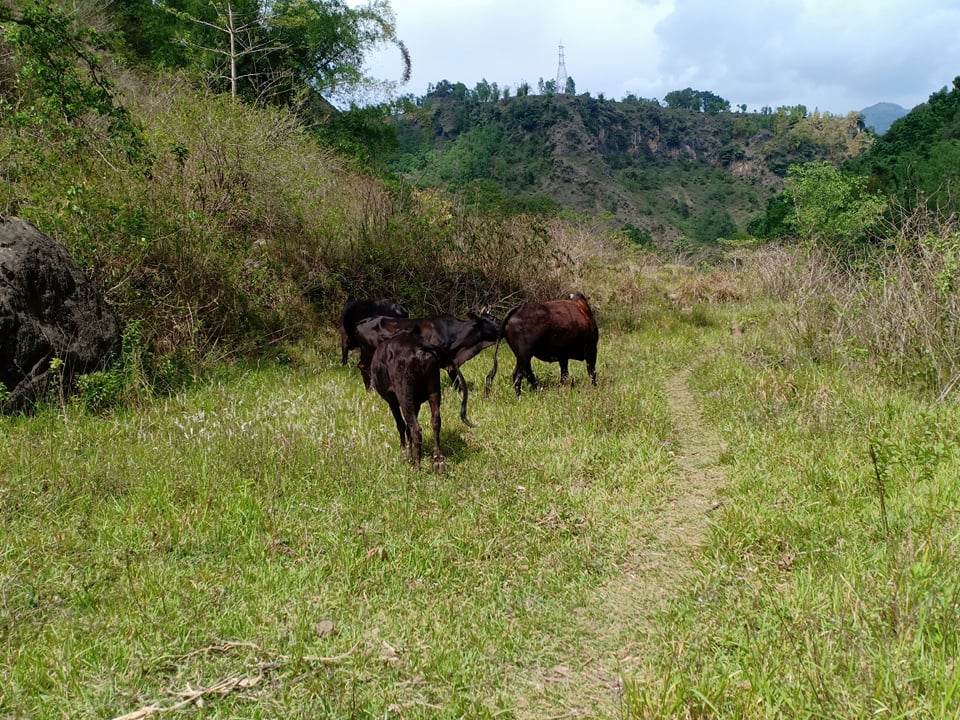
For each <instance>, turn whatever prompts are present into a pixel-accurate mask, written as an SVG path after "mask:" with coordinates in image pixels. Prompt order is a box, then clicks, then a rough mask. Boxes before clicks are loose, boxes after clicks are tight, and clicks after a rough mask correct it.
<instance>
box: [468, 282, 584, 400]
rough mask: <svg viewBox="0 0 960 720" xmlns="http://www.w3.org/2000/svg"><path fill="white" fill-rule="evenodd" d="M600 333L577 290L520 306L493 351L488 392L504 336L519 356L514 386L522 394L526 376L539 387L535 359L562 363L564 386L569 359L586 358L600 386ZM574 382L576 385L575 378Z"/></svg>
mask: <svg viewBox="0 0 960 720" xmlns="http://www.w3.org/2000/svg"><path fill="white" fill-rule="evenodd" d="M599 335H600V333H599V331H598V330H597V321H596V320H595V319H594V317H593V311H592V310H591V309H590V303H588V302H587V297H586V295H584V294H583V293H574V294H572V295H571V296H570V299H569V300H550V301H548V302H542V303H525V304H523V305H518V306H517V307H515V308H513V309H512V310H510V312H508V313H507V315H506V317H505V318H504V319H503V325H502V326H501V329H500V336H499V337H498V338H497V346H496V348H495V349H494V351H493V368H492V369H491V370H490V374H489V375H487V382H486V387H485V392H486V393H489V392H490V383H491V382H493V377H494V375H496V374H497V351H498V350H499V349H500V340H501V339H502V338H506V339H507V344H509V345H510V349H511V350H513V354H514V355H516V356H517V366H516V368H515V369H514V371H513V389H514V390H516V391H517V395H518V396H519V395H520V383H521V382H522V380H523V378H524V376H526V378H527V381H528V382H529V383H530V387H531V388H533V389H534V390H536V389H537V377H536V375H534V374H533V368H531V367H530V360H531V358H537V359H538V360H543V361H544V362H558V363H560V384H561V385H563V383H564V382H565V381H566V379H567V376H568V375H569V373H568V372H567V362H568V361H569V360H584V361H586V363H587V373H589V375H590V379H591V380H592V381H593V384H594V385H596V384H597V370H596V366H597V339H598V338H599ZM570 384H571V385H573V380H571V381H570Z"/></svg>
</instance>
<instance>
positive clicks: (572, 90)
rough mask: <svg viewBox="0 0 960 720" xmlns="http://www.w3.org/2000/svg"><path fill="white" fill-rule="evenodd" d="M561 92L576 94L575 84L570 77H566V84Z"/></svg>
mask: <svg viewBox="0 0 960 720" xmlns="http://www.w3.org/2000/svg"><path fill="white" fill-rule="evenodd" d="M563 92H564V93H565V94H567V95H576V94H577V85H576V83H575V82H573V78H572V77H568V78H567V84H566V86H565V87H564V88H563Z"/></svg>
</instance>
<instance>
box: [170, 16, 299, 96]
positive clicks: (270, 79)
mask: <svg viewBox="0 0 960 720" xmlns="http://www.w3.org/2000/svg"><path fill="white" fill-rule="evenodd" d="M237 1H238V3H242V2H243V0H237ZM208 5H209V7H210V8H212V9H213V12H214V13H215V15H216V19H215V20H214V21H208V20H204V19H203V18H201V17H195V16H193V15H191V14H190V13H188V12H186V11H182V10H181V11H177V10H174V9H173V8H172V7H171V6H165V7H166V8H167V9H168V10H169V11H170V12H171V13H173V14H174V15H176V16H177V17H179V18H181V19H183V20H186V21H188V22H192V23H196V24H197V25H200V26H203V27H204V28H207V29H209V30H211V31H213V32H214V33H218V34H220V36H221V37H220V38H219V40H220V41H219V42H215V43H213V44H210V45H205V44H201V43H202V41H201V42H196V41H193V40H191V39H190V36H189V35H187V36H185V37H184V38H183V39H182V41H181V42H182V43H183V44H184V45H187V46H189V47H191V48H193V49H194V50H197V51H200V52H206V53H211V54H213V55H220V56H222V57H223V58H224V59H225V61H226V63H227V68H226V74H224V75H220V79H224V80H226V81H227V82H229V85H230V96H231V97H233V98H236V97H237V84H238V81H239V80H241V79H243V80H246V81H248V82H250V83H251V85H252V86H253V88H254V94H255V95H256V97H257V98H262V97H264V93H265V89H269V88H270V87H272V86H273V85H275V84H276V83H277V82H279V81H280V80H281V79H282V78H284V77H290V76H291V75H292V73H291V72H290V71H289V69H288V70H287V71H283V70H277V71H272V72H266V71H258V70H256V69H255V67H254V68H251V70H250V71H249V72H245V73H243V75H242V76H241V75H239V74H238V73H239V70H238V68H239V64H240V63H241V62H243V61H244V60H245V59H247V58H248V57H249V56H254V55H269V54H270V53H276V52H278V51H280V50H283V49H285V48H284V47H283V46H282V45H275V44H274V43H273V42H271V40H270V38H268V37H264V35H265V34H264V33H263V32H262V26H261V24H260V22H259V13H258V12H256V13H255V12H254V11H251V10H247V11H246V12H241V11H240V10H239V9H236V8H235V7H234V1H233V0H223V1H222V2H215V1H214V0H210V1H209V2H208ZM215 39H216V38H215ZM250 59H251V60H254V62H255V58H250ZM217 66H218V63H214V67H215V68H216V67H217Z"/></svg>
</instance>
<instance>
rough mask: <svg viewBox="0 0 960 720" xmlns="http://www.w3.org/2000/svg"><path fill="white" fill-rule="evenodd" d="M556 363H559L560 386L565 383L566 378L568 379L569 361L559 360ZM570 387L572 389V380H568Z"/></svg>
mask: <svg viewBox="0 0 960 720" xmlns="http://www.w3.org/2000/svg"><path fill="white" fill-rule="evenodd" d="M558 362H559V363H560V384H561V385H564V384H565V383H566V382H567V378H570V369H569V367H568V363H569V361H568V360H567V358H561V359H560V360H559V361H558ZM570 387H573V378H570Z"/></svg>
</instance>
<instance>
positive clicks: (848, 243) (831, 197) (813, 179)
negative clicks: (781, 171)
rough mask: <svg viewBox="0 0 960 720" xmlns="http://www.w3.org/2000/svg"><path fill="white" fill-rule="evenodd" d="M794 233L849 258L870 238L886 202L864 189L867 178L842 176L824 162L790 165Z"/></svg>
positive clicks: (788, 185) (789, 189) (789, 190)
mask: <svg viewBox="0 0 960 720" xmlns="http://www.w3.org/2000/svg"><path fill="white" fill-rule="evenodd" d="M786 188H787V192H788V193H789V194H790V197H791V198H792V199H793V206H794V215H793V218H792V219H791V223H790V224H791V225H792V226H793V228H794V229H795V230H796V232H797V235H798V236H799V237H800V238H802V239H803V240H806V241H807V242H812V243H814V244H816V245H819V246H821V247H823V248H826V249H829V250H832V251H834V252H836V253H838V254H839V255H840V256H841V257H842V258H845V259H847V258H851V257H852V256H854V255H855V254H856V252H857V251H858V250H860V249H862V248H863V247H864V246H865V245H866V244H867V242H868V241H869V233H870V231H871V229H872V228H873V227H874V226H875V225H876V224H877V222H878V221H879V220H880V218H881V216H882V215H883V213H884V211H885V210H886V202H885V201H884V200H883V199H882V198H881V197H880V196H879V195H874V194H872V193H869V192H868V191H867V184H866V178H864V177H860V176H852V175H845V174H843V173H842V172H841V171H840V170H838V169H837V168H836V167H834V166H833V165H831V164H830V163H827V162H813V163H806V164H805V165H793V166H791V167H790V170H789V171H788V173H787V180H786Z"/></svg>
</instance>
